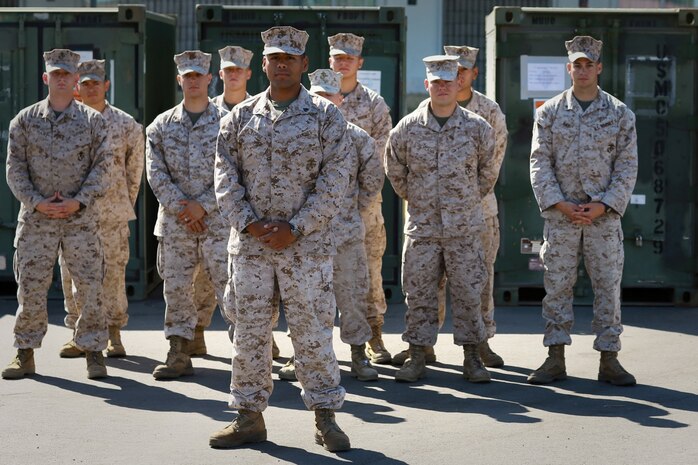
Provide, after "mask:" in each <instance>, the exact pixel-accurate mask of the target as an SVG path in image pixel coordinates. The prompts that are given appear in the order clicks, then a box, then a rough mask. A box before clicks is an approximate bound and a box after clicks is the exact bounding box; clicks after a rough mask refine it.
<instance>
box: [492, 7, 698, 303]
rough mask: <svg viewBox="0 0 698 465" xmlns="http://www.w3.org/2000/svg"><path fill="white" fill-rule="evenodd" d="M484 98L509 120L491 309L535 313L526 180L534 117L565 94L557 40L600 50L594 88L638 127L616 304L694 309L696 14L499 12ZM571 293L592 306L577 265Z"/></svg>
mask: <svg viewBox="0 0 698 465" xmlns="http://www.w3.org/2000/svg"><path fill="white" fill-rule="evenodd" d="M486 31H487V70H488V74H487V76H488V79H487V93H488V95H489V96H490V97H492V98H494V99H495V100H496V101H497V102H498V103H499V105H500V106H501V108H502V110H503V111H504V113H505V114H506V118H507V126H508V129H509V146H508V149H507V154H506V157H505V160H504V164H503V167H502V171H501V173H500V177H499V182H498V185H497V187H496V193H497V196H498V199H499V211H500V223H501V230H502V236H501V237H502V240H501V248H500V252H499V256H498V258H497V262H496V265H495V269H496V278H495V301H496V303H497V304H498V305H516V304H526V303H539V302H540V301H541V299H542V297H543V296H544V290H543V271H542V264H541V262H540V259H539V256H538V252H539V250H540V245H541V241H542V234H543V220H542V219H541V217H540V213H539V211H538V206H537V204H536V201H535V199H534V196H533V192H532V189H531V185H530V181H529V155H530V149H531V133H532V125H533V118H534V111H535V108H537V107H538V106H539V105H541V104H542V103H543V102H545V100H546V99H548V98H550V97H552V96H554V95H556V94H559V93H560V92H562V91H563V90H564V89H566V88H568V87H569V86H570V85H571V81H570V79H569V75H568V74H567V71H566V63H567V62H568V60H567V54H566V50H565V46H564V42H565V40H569V39H571V38H572V37H574V36H576V35H590V36H593V37H595V38H596V39H599V40H602V41H603V52H602V55H601V62H602V65H603V71H602V73H601V75H600V78H599V85H600V87H601V88H602V89H603V90H605V91H606V92H609V93H610V94H612V95H613V96H615V97H617V98H619V99H620V100H622V101H623V102H625V103H626V104H627V105H628V107H629V108H630V109H631V110H633V112H634V113H635V115H636V117H637V134H638V155H639V172H638V178H637V184H636V186H635V189H634V192H633V196H632V199H631V201H630V205H629V206H628V209H627V211H626V213H625V216H624V217H623V219H622V225H623V234H624V237H625V241H624V244H625V268H624V273H623V280H622V283H621V286H622V301H623V302H624V303H631V304H675V305H695V304H696V303H698V279H697V272H698V263H697V260H696V258H697V256H696V245H697V244H696V231H697V228H698V225H697V224H696V208H695V206H696V197H697V196H698V191H697V190H696V174H697V173H696V154H697V153H696V130H697V129H696V128H698V124H697V123H696V121H697V120H696V116H697V109H696V104H697V103H698V102H697V99H696V86H697V85H698V82H697V81H696V77H697V75H696V72H697V66H696V58H698V46H697V43H698V10H697V9H643V10H640V9H632V10H623V9H551V8H514V7H503V8H499V7H498V8H495V9H494V11H493V12H492V13H491V14H490V15H488V16H487V19H486ZM578 276H579V279H578V281H577V285H576V287H575V290H574V293H575V297H576V302H577V303H586V304H588V303H591V300H592V298H593V294H592V291H591V283H590V281H589V278H588V276H587V273H586V270H585V268H584V266H583V264H581V265H580V267H579V272H578Z"/></svg>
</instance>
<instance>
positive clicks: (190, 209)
mask: <svg viewBox="0 0 698 465" xmlns="http://www.w3.org/2000/svg"><path fill="white" fill-rule="evenodd" d="M174 60H175V63H176V64H177V72H178V75H177V82H178V83H179V85H180V86H181V87H182V93H183V94H184V100H183V101H182V102H181V103H180V104H179V105H177V106H176V107H174V108H172V109H170V110H168V111H166V112H164V113H162V114H160V115H159V116H158V117H157V118H155V120H154V121H153V122H152V123H151V124H150V126H148V128H147V136H148V143H147V146H146V170H147V171H146V172H147V174H148V182H149V183H150V187H151V188H152V190H153V193H154V194H155V196H156V197H157V199H158V202H159V203H160V207H159V210H158V219H157V222H156V224H155V235H156V236H157V237H158V242H159V244H158V271H159V273H160V276H162V278H163V281H164V285H163V294H164V297H165V304H166V310H165V337H167V338H168V339H169V342H170V351H169V353H168V356H167V361H166V362H165V364H163V365H158V366H157V367H155V370H154V371H153V376H154V377H155V378H156V379H170V378H177V377H179V376H182V375H190V374H192V373H193V369H192V364H191V359H190V357H189V354H188V352H189V350H188V348H187V345H188V344H189V342H190V341H191V340H192V339H193V338H194V332H195V328H196V325H197V322H198V315H197V311H196V306H195V303H194V292H193V285H194V274H195V271H196V270H197V268H199V269H203V270H204V272H206V273H207V274H208V275H209V276H210V277H211V281H212V283H213V287H214V289H215V292H216V297H217V298H218V303H219V306H220V307H221V309H223V312H225V305H224V293H225V287H226V284H227V282H228V259H227V253H226V244H227V240H228V235H229V231H230V226H229V225H228V224H227V222H226V221H225V219H224V218H223V216H222V215H221V214H220V212H219V210H218V205H217V203H216V196H215V192H214V187H213V175H214V168H213V167H214V160H215V150H216V138H217V136H218V130H219V125H220V119H221V117H222V116H223V115H224V114H225V112H224V110H221V109H220V108H218V107H217V106H216V105H214V104H213V102H211V101H210V100H209V99H208V93H207V91H208V85H209V83H210V82H211V74H210V73H209V66H210V63H211V55H210V54H208V53H203V52H201V51H198V50H195V51H186V52H183V53H180V54H179V55H175V57H174ZM224 317H225V313H224ZM226 318H229V317H226Z"/></svg>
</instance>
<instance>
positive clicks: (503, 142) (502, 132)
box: [465, 89, 508, 218]
mask: <svg viewBox="0 0 698 465" xmlns="http://www.w3.org/2000/svg"><path fill="white" fill-rule="evenodd" d="M465 108H466V109H467V110H470V111H472V112H473V113H475V114H476V115H480V116H482V117H483V118H485V121H487V122H488V123H489V124H490V126H492V129H494V163H495V166H496V168H497V176H498V177H499V170H500V169H501V167H502V162H503V161H504V154H505V153H506V151H507V137H508V132H507V122H506V119H505V117H504V113H502V110H501V109H500V108H499V105H498V104H497V102H495V101H494V100H491V99H489V98H487V97H486V96H484V95H483V94H481V93H480V92H478V91H476V90H475V89H473V97H472V99H471V100H470V103H468V106H466V107H465ZM482 209H483V213H484V215H485V218H491V217H493V216H497V199H496V198H495V196H494V189H492V190H491V191H490V192H489V193H488V194H487V195H486V196H485V198H484V200H483V203H482Z"/></svg>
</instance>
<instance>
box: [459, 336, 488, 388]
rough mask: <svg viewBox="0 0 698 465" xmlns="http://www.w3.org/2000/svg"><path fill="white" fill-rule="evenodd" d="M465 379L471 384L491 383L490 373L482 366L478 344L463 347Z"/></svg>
mask: <svg viewBox="0 0 698 465" xmlns="http://www.w3.org/2000/svg"><path fill="white" fill-rule="evenodd" d="M463 378H465V379H467V380H468V381H470V382H471V383H489V382H490V372H489V371H487V370H486V369H485V367H484V366H483V365H482V360H480V354H479V353H478V345H477V344H465V345H463Z"/></svg>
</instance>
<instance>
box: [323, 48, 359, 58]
mask: <svg viewBox="0 0 698 465" xmlns="http://www.w3.org/2000/svg"><path fill="white" fill-rule="evenodd" d="M335 55H351V56H353V57H358V56H361V53H356V50H342V49H339V48H333V49H332V50H330V56H335Z"/></svg>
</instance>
